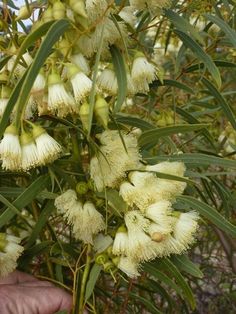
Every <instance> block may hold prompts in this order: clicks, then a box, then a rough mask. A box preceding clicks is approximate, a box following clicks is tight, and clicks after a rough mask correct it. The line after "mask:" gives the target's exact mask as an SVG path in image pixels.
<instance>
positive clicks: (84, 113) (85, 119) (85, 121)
mask: <svg viewBox="0 0 236 314" xmlns="http://www.w3.org/2000/svg"><path fill="white" fill-rule="evenodd" d="M89 107H90V106H89V104H88V103H87V102H84V103H83V104H82V105H81V107H80V110H79V116H80V120H81V122H82V125H83V128H84V129H85V130H86V131H88V125H89Z"/></svg>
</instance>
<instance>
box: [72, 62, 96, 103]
mask: <svg viewBox="0 0 236 314" xmlns="http://www.w3.org/2000/svg"><path fill="white" fill-rule="evenodd" d="M67 69H68V77H69V79H70V82H71V85H72V88H73V93H74V97H75V100H76V101H77V102H80V101H82V100H83V99H84V98H85V97H86V96H87V95H88V94H89V92H90V90H91V88H92V81H91V80H90V78H88V77H87V75H85V74H84V73H83V72H82V71H81V70H80V69H79V68H78V67H77V66H76V65H74V64H69V65H67Z"/></svg>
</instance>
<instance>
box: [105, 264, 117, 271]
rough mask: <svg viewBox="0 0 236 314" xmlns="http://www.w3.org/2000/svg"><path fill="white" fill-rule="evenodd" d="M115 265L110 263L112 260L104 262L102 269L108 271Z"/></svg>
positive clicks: (112, 269) (113, 268)
mask: <svg viewBox="0 0 236 314" xmlns="http://www.w3.org/2000/svg"><path fill="white" fill-rule="evenodd" d="M115 268H116V267H115V265H114V264H113V263H112V262H106V263H105V264H104V265H103V269H104V271H105V272H106V273H110V272H112V271H114V270H115Z"/></svg>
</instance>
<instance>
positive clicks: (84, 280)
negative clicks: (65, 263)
mask: <svg viewBox="0 0 236 314" xmlns="http://www.w3.org/2000/svg"><path fill="white" fill-rule="evenodd" d="M90 252H91V246H90V244H88V248H87V258H86V265H85V268H84V272H83V277H82V281H81V289H80V298H79V311H78V314H83V312H84V294H85V288H86V283H87V279H88V275H89V270H90V263H91V255H90Z"/></svg>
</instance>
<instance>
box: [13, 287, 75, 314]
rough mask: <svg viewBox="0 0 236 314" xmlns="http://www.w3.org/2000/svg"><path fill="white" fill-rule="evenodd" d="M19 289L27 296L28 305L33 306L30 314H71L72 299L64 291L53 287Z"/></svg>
mask: <svg viewBox="0 0 236 314" xmlns="http://www.w3.org/2000/svg"><path fill="white" fill-rule="evenodd" d="M18 287H19V288H20V290H21V293H22V294H24V296H27V302H28V304H30V306H33V307H32V308H31V309H30V311H29V314H34V313H38V314H52V313H55V312H58V311H62V310H67V311H69V312H70V311H71V309H72V297H71V295H69V294H68V293H66V292H65V291H64V290H62V289H59V288H56V287H52V286H44V287H43V286H42V287H35V286H33V287H27V286H19V285H18ZM18 291H19V289H18ZM27 314H28V312H27Z"/></svg>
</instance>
